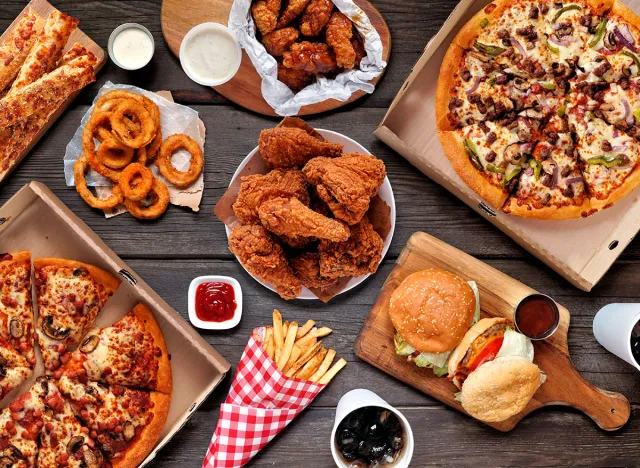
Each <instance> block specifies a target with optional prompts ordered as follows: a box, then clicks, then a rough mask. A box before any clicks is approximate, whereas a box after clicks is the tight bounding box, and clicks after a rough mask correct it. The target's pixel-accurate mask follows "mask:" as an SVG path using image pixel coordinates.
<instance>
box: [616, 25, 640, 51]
mask: <svg viewBox="0 0 640 468" xmlns="http://www.w3.org/2000/svg"><path fill="white" fill-rule="evenodd" d="M628 32H629V30H628V29H627V33H628ZM613 34H615V35H616V37H617V38H618V40H619V41H620V43H621V44H623V45H624V46H625V47H626V48H627V49H629V50H630V51H631V52H637V51H638V49H636V48H635V47H634V46H633V44H632V42H633V41H632V42H629V40H627V38H626V37H625V36H624V34H622V32H621V31H620V30H619V29H618V26H614V27H613ZM631 39H633V38H631Z"/></svg>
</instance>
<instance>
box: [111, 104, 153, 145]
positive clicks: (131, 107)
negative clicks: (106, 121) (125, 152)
mask: <svg viewBox="0 0 640 468" xmlns="http://www.w3.org/2000/svg"><path fill="white" fill-rule="evenodd" d="M127 116H131V117H132V118H133V121H134V122H136V121H137V122H138V123H139V124H140V126H141V129H140V131H139V132H137V133H136V132H132V131H131V130H130V129H129V127H128V125H127V124H126V122H125V119H128V117H127ZM111 128H112V129H113V131H114V133H115V134H116V135H117V136H118V138H120V140H121V141H122V142H123V143H124V144H125V145H127V146H128V147H130V148H141V147H143V146H146V145H148V144H149V143H150V142H151V140H153V138H154V137H155V134H156V127H155V123H154V122H153V118H152V117H151V114H150V113H149V111H148V110H147V109H146V108H145V107H144V106H143V105H142V104H140V103H139V102H137V101H135V100H133V99H127V100H122V101H121V102H120V103H119V104H118V105H117V106H116V108H115V110H114V111H113V113H112V114H111Z"/></svg>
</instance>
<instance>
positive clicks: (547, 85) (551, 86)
mask: <svg viewBox="0 0 640 468" xmlns="http://www.w3.org/2000/svg"><path fill="white" fill-rule="evenodd" d="M540 86H542V87H543V88H544V89H548V90H550V91H553V90H554V89H556V85H555V83H549V82H544V81H541V82H540Z"/></svg>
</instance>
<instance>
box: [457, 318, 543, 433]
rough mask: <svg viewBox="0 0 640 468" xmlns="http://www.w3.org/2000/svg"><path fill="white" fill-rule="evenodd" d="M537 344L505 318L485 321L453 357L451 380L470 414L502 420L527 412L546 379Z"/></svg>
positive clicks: (464, 339)
mask: <svg viewBox="0 0 640 468" xmlns="http://www.w3.org/2000/svg"><path fill="white" fill-rule="evenodd" d="M533 355H534V351H533V343H531V340H530V339H529V338H527V337H526V336H524V335H523V334H521V333H518V332H517V331H515V330H514V326H513V323H512V322H511V321H510V320H508V319H506V318H485V319H482V320H480V321H478V322H477V323H476V324H475V325H474V326H473V327H471V328H470V329H469V331H468V332H467V333H466V334H465V336H464V338H463V339H462V341H461V342H460V344H459V345H458V347H457V348H456V349H455V351H454V352H453V353H452V354H451V357H450V359H449V364H448V373H449V378H450V379H451V381H452V382H453V383H454V384H455V386H456V387H458V389H460V392H459V393H457V394H456V399H457V400H458V401H459V402H460V403H461V404H462V407H463V408H464V409H465V411H466V412H467V413H469V414H470V415H471V416H473V417H475V418H477V419H480V420H481V421H485V422H499V421H504V420H505V419H509V418H510V417H511V416H514V415H516V414H518V413H519V412H520V411H522V410H523V409H524V408H525V407H526V406H527V404H528V403H529V401H530V400H531V398H532V397H533V395H534V393H535V392H536V391H537V390H538V388H539V387H540V385H542V384H543V383H544V381H545V380H546V375H545V374H544V373H543V372H541V371H540V368H539V367H538V366H537V365H535V364H534V363H533Z"/></svg>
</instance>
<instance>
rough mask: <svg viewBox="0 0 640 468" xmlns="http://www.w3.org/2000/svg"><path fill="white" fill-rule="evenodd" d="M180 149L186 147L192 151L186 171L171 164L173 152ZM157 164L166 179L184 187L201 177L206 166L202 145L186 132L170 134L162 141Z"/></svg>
mask: <svg viewBox="0 0 640 468" xmlns="http://www.w3.org/2000/svg"><path fill="white" fill-rule="evenodd" d="M179 149H186V150H187V151H188V152H189V153H191V160H190V165H189V170H187V171H186V172H183V171H179V170H178V169H176V168H175V167H173V164H171V157H172V156H173V153H175V152H176V151H177V150H179ZM156 165H157V166H158V169H160V174H162V176H163V177H164V178H165V179H167V180H168V181H169V182H171V183H172V184H173V185H175V186H176V187H179V188H184V187H188V186H189V185H191V184H193V183H194V182H195V181H196V180H198V177H200V174H201V173H202V169H203V168H204V156H203V155H202V149H201V148H200V145H198V143H196V142H195V140H193V139H192V138H190V137H189V136H187V135H184V134H176V135H170V136H169V137H168V138H167V139H166V140H164V141H163V142H162V146H161V147H160V155H159V156H158V160H157V161H156Z"/></svg>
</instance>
